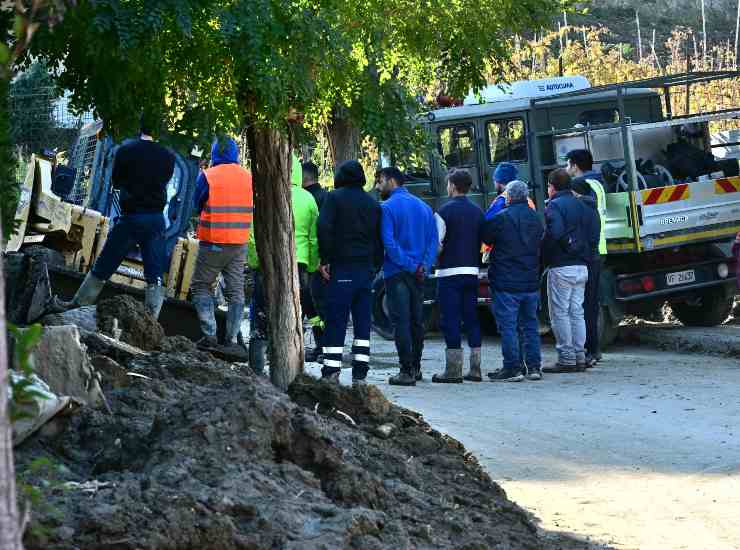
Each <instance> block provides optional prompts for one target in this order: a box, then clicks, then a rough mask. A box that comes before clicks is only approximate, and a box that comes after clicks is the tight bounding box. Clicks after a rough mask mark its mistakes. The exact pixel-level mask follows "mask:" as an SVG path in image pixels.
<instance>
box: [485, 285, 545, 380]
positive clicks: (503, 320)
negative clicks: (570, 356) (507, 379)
mask: <svg viewBox="0 0 740 550" xmlns="http://www.w3.org/2000/svg"><path fill="white" fill-rule="evenodd" d="M539 305H540V293H539V292H503V291H500V290H496V291H495V292H494V294H493V302H492V303H491V308H492V310H493V314H494V316H495V317H496V324H497V325H498V331H499V334H500V335H501V351H502V353H503V356H504V368H505V369H509V370H519V369H521V367H522V357H521V355H520V353H521V350H523V351H524V359H525V360H526V362H527V367H528V368H530V369H538V368H539V367H540V366H541V364H542V356H541V353H540V332H539V321H538V320H537V309H538V308H539ZM520 329H521V333H522V334H521V335H520ZM521 336H523V339H524V343H523V344H524V345H522V342H520V337H521Z"/></svg>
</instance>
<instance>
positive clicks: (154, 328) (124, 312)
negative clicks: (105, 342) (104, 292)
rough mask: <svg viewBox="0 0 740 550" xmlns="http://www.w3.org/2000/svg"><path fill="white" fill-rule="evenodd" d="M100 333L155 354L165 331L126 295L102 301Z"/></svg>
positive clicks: (140, 304) (137, 302)
mask: <svg viewBox="0 0 740 550" xmlns="http://www.w3.org/2000/svg"><path fill="white" fill-rule="evenodd" d="M97 320H98V330H99V331H100V332H102V333H104V334H106V335H108V336H111V337H113V338H116V337H117V335H116V333H115V332H116V331H115V330H114V329H115V328H116V325H117V330H120V331H121V335H120V339H121V340H123V341H124V342H126V343H127V344H131V345H132V346H135V347H137V348H141V349H143V350H145V351H154V350H156V349H157V348H159V346H160V345H161V344H162V340H164V337H165V336H164V330H163V329H162V326H161V325H160V324H159V323H158V322H157V320H156V319H155V318H154V317H152V316H151V315H150V314H149V312H148V311H147V310H146V308H145V307H144V304H143V303H141V302H140V301H138V300H137V299H136V298H134V297H132V296H128V295H125V294H122V295H119V296H114V297H113V298H108V299H107V300H101V301H100V303H99V304H98V307H97Z"/></svg>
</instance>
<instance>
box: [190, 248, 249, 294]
mask: <svg viewBox="0 0 740 550" xmlns="http://www.w3.org/2000/svg"><path fill="white" fill-rule="evenodd" d="M246 261H247V245H246V244H215V243H207V242H201V243H200V248H199V249H198V259H197V260H196V262H195V273H193V282H192V283H191V284H190V290H191V292H192V295H193V302H197V301H199V300H207V299H208V298H213V285H214V283H215V282H216V279H217V278H218V276H219V274H220V273H223V274H224V283H225V286H226V289H225V290H224V297H225V298H226V301H227V302H228V303H229V304H243V303H244V265H245V264H246Z"/></svg>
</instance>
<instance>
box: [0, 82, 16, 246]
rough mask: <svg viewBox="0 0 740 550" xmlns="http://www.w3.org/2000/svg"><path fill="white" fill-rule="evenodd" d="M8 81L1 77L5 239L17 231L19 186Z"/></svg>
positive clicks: (0, 215) (0, 186)
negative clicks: (11, 134)
mask: <svg viewBox="0 0 740 550" xmlns="http://www.w3.org/2000/svg"><path fill="white" fill-rule="evenodd" d="M8 89H9V85H8V81H7V80H6V79H4V78H2V77H0V220H1V221H2V232H3V237H4V238H5V239H7V238H8V236H9V235H11V234H12V233H13V232H14V231H15V227H16V223H15V209H16V206H17V204H18V197H19V188H18V182H17V181H16V178H15V168H16V161H15V158H14V155H13V142H12V141H11V139H10V116H9V112H8Z"/></svg>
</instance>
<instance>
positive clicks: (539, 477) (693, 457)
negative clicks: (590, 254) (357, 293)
mask: <svg viewBox="0 0 740 550" xmlns="http://www.w3.org/2000/svg"><path fill="white" fill-rule="evenodd" d="M722 329H723V332H722V336H721V337H722V338H728V339H732V338H736V339H737V338H738V336H740V328H736V327H722ZM680 335H684V336H685V335H686V333H685V329H676V331H675V332H674V333H673V336H671V333H670V332H665V333H664V336H661V337H660V338H664V339H667V341H670V340H671V339H672V338H673V337H674V336H676V337H678V336H680ZM374 338H375V340H373V346H374V348H373V350H374V353H375V368H374V369H373V370H372V371H371V372H370V375H369V378H370V380H371V381H372V382H373V383H376V384H377V385H379V386H380V387H381V388H382V389H383V391H384V392H386V395H387V396H388V397H389V398H390V399H392V400H394V401H395V402H397V403H399V404H401V405H403V406H405V407H408V408H411V409H414V410H417V411H419V412H421V413H422V414H423V415H424V416H425V418H426V420H427V421H429V422H430V423H431V424H432V425H433V426H435V428H437V429H439V430H440V431H446V432H447V433H449V434H450V435H452V436H453V437H455V438H457V439H459V440H460V441H461V442H463V443H464V444H465V445H466V447H467V448H468V449H469V450H470V451H472V452H473V453H475V454H476V455H477V456H478V458H479V460H480V461H481V463H482V464H483V465H484V466H485V467H486V468H487V469H488V471H489V473H490V475H491V476H492V477H493V479H495V480H496V481H498V482H499V483H501V485H502V486H503V487H504V489H505V490H506V491H507V493H508V494H509V497H510V498H512V499H513V500H514V501H515V502H517V503H518V504H519V505H521V506H523V507H525V508H527V509H529V510H530V511H531V512H533V513H534V514H535V515H536V516H538V517H539V518H540V519H541V520H542V527H544V528H547V529H550V530H556V531H557V530H562V531H568V532H573V533H576V534H578V535H581V536H583V537H587V538H589V539H590V540H592V541H594V542H599V543H606V544H608V545H610V546H612V547H615V548H620V549H633V548H639V549H641V550H650V549H655V550H658V549H660V550H666V549H675V550H678V549H692V550H693V549H703V550H708V549H713V550H714V549H737V548H740V522H738V521H737V517H738V514H739V513H740V362H739V361H738V360H737V359H732V358H724V357H718V356H710V355H703V354H701V353H696V352H694V353H685V352H676V351H663V350H659V349H657V348H656V347H654V346H648V345H646V344H642V345H640V346H638V345H635V344H632V345H622V346H617V347H614V348H613V349H611V350H609V352H608V353H606V354H605V356H604V361H603V363H601V365H600V366H598V367H597V368H595V369H593V370H591V371H589V372H587V373H583V374H559V375H555V374H553V375H549V376H546V377H545V378H544V379H543V380H542V381H540V382H526V381H525V382H522V383H518V384H493V383H490V382H483V383H480V384H473V383H465V384H462V385H438V384H432V383H431V382H428V381H426V382H423V383H421V384H419V385H418V386H417V387H415V388H397V387H393V386H388V385H387V384H386V380H387V377H388V375H389V374H390V373H392V372H393V369H392V368H390V365H391V364H392V362H393V361H394V359H395V354H394V353H393V347H392V345H391V344H390V343H388V342H382V341H380V339H379V338H377V337H374ZM702 338H704V337H702ZM689 339H690V338H689ZM715 347H716V346H715ZM499 349H500V348H499V344H498V340H497V339H493V338H492V339H489V340H487V341H486V342H485V344H484V352H483V356H484V365H485V366H486V367H488V369H489V370H490V369H492V368H496V367H498V365H499V363H500V360H501V356H500V353H499ZM693 349H695V348H693ZM544 355H545V358H546V359H553V357H554V350H553V347H552V345H551V344H546V345H545V348H544ZM443 357H444V343H443V342H442V341H441V340H440V339H439V338H433V339H431V340H429V341H428V342H427V346H426V349H425V361H424V364H423V369H424V372H425V378H426V379H427V380H429V379H430V377H431V374H432V373H434V372H438V371H441V370H442V368H443ZM343 377H346V378H343V380H344V381H346V382H349V379H350V373H349V372H348V371H345V372H343Z"/></svg>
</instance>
